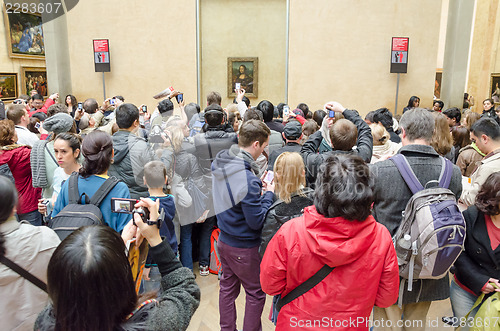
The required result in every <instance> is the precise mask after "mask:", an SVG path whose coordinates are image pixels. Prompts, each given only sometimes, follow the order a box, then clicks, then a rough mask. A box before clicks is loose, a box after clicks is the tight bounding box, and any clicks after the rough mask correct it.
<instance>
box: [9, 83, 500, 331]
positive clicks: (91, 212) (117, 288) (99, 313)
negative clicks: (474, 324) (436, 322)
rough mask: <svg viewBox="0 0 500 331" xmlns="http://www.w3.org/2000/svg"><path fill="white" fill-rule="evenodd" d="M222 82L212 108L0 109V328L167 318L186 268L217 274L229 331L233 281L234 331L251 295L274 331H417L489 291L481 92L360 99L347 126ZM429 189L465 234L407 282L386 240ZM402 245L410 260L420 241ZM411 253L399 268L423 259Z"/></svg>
mask: <svg viewBox="0 0 500 331" xmlns="http://www.w3.org/2000/svg"><path fill="white" fill-rule="evenodd" d="M235 92H236V98H235V99H234V101H233V103H232V104H230V105H227V106H226V107H225V108H223V105H222V104H221V103H222V98H221V95H220V94H219V93H218V92H211V93H209V94H208V96H207V100H206V101H207V103H206V106H205V107H203V105H197V104H195V103H189V104H187V105H185V104H184V101H183V100H182V99H180V98H177V96H178V95H179V94H180V92H178V91H171V93H170V94H168V95H166V96H165V97H164V99H163V100H161V101H160V102H159V103H158V106H157V107H156V108H155V109H152V110H148V109H147V108H145V107H143V105H140V106H139V107H137V106H136V105H133V104H131V103H127V102H125V98H124V97H122V96H115V97H112V98H109V99H106V100H104V102H103V103H102V104H101V106H99V103H98V102H97V100H95V99H87V100H85V101H84V102H78V101H77V99H76V97H75V96H73V95H67V96H66V97H65V99H64V102H63V103H59V102H58V98H59V95H58V94H57V93H56V94H53V95H51V96H50V97H49V98H47V99H46V100H45V101H44V99H43V97H42V96H40V95H38V94H35V95H33V96H32V97H31V98H29V97H27V96H20V97H19V98H18V99H16V100H15V101H14V102H13V103H12V104H10V105H8V106H7V107H6V112H5V119H2V120H0V200H2V201H3V203H2V204H1V206H0V293H2V294H4V296H3V297H4V298H7V299H6V300H2V304H0V305H1V306H2V309H1V313H0V314H1V316H2V321H3V323H4V326H5V327H7V328H8V329H13V330H28V329H33V327H34V328H35V330H115V329H116V330H117V329H120V330H121V329H123V330H139V329H144V330H170V329H173V330H183V329H186V328H187V327H188V325H189V322H190V319H191V317H192V315H193V314H194V312H195V311H196V309H197V307H198V305H199V302H200V289H199V288H198V286H197V284H196V281H195V278H196V275H198V276H208V275H209V274H210V273H214V274H217V275H218V277H219V282H220V293H219V312H220V328H221V330H224V331H226V330H230V331H235V330H237V323H236V322H237V309H236V305H235V301H236V298H237V297H238V295H239V293H240V289H241V286H243V289H244V290H245V294H246V299H245V300H246V305H245V310H244V311H245V316H244V319H243V325H242V327H243V330H245V331H252V330H256V331H257V330H261V329H262V323H261V318H262V316H263V310H264V304H265V301H266V294H268V295H271V296H273V300H272V309H271V311H270V312H269V318H270V319H271V320H272V321H273V322H274V323H275V325H276V328H277V329H278V330H292V329H295V328H297V327H298V328H308V329H309V328H310V329H316V330H318V329H323V328H326V329H346V330H347V329H351V330H368V329H369V327H370V326H371V325H374V326H375V330H384V329H394V330H395V329H396V325H401V326H403V325H405V328H403V329H405V330H423V328H425V321H426V318H427V314H428V312H429V307H430V305H431V303H432V302H433V301H436V300H442V299H446V298H449V297H451V304H452V308H453V313H454V315H455V320H458V321H460V319H461V318H464V317H465V316H466V315H467V313H468V312H469V310H471V308H472V307H473V305H474V302H475V301H476V299H477V298H478V297H479V295H480V294H481V293H492V292H495V291H499V288H500V282H499V280H498V279H499V277H500V274H499V272H498V270H499V269H500V267H499V265H500V260H497V256H496V252H497V247H498V246H499V244H500V239H499V238H500V230H499V228H500V219H499V217H500V195H499V194H500V193H499V192H500V191H499V190H500V125H499V123H500V118H499V117H498V114H497V112H496V111H495V109H494V102H493V100H491V99H486V100H485V101H484V102H483V112H482V113H477V112H473V111H471V110H470V109H465V108H468V107H469V105H468V104H467V107H465V102H464V109H459V108H448V109H447V108H446V107H445V105H444V103H443V102H442V101H440V100H435V101H434V102H433V104H432V105H430V106H431V107H430V108H428V109H426V108H421V104H420V98H419V97H418V96H412V97H411V98H410V100H409V102H408V105H407V106H406V107H405V108H404V113H403V114H402V116H400V117H398V118H396V117H395V116H393V114H392V113H391V111H390V110H389V109H387V108H379V109H376V110H373V111H370V112H368V114H367V115H366V117H365V118H364V119H363V118H362V117H361V115H360V114H359V113H358V111H356V110H354V109H348V108H346V107H344V106H343V105H341V104H340V103H339V102H335V101H331V102H327V103H326V104H325V106H324V107H323V109H319V110H316V111H312V110H310V109H309V107H308V106H307V105H306V104H304V103H301V104H299V105H297V107H296V108H295V109H293V110H292V109H291V108H290V107H289V105H286V104H283V103H280V104H278V105H277V106H274V105H273V104H272V103H271V102H270V101H268V100H262V101H260V102H258V103H257V104H256V106H252V105H251V103H250V100H249V99H248V98H247V97H246V96H245V90H243V89H238V90H236V91H235ZM176 99H177V102H176V101H175V100H176ZM172 100H174V102H176V103H177V105H178V109H177V110H176V109H175V107H174V102H172ZM396 155H397V156H396ZM394 156H396V157H394ZM396 159H398V160H399V161H401V160H404V162H405V164H406V166H407V167H408V168H409V170H408V171H407V172H408V173H411V175H412V176H413V177H412V178H414V179H415V181H416V182H418V183H417V184H415V182H413V184H412V183H409V182H408V179H407V177H408V176H409V175H408V173H403V172H401V168H400V164H399V163H398V162H399V161H396ZM408 168H407V169H408ZM443 178H444V179H443ZM443 183H444V184H443ZM436 185H439V186H440V187H442V189H446V190H448V191H446V192H449V194H450V195H452V196H453V197H454V199H452V200H453V201H451V202H449V203H447V204H446V205H445V206H443V207H442V208H443V209H447V210H448V209H449V212H450V213H453V212H454V209H453V208H456V206H457V205H458V206H460V207H461V208H462V209H463V217H464V219H465V224H466V229H467V230H466V233H463V232H460V231H459V230H456V228H454V229H455V230H454V232H453V236H454V237H455V236H458V238H459V239H461V240H462V244H463V243H465V244H464V245H465V246H464V251H463V252H462V254H460V256H459V257H458V259H456V262H455V263H454V267H452V265H451V264H453V261H454V260H453V261H452V262H451V263H450V265H446V266H443V265H439V263H443V262H442V260H441V258H438V257H436V256H437V255H439V254H440V253H439V252H436V253H429V255H428V256H426V257H425V258H424V260H425V259H431V260H432V261H434V260H435V262H433V263H436V265H437V267H438V268H439V267H441V268H444V273H443V274H444V276H440V277H434V278H432V277H431V278H428V277H427V278H424V277H422V278H420V277H419V276H418V274H415V275H416V276H415V277H414V276H413V274H412V275H411V276H410V277H409V278H408V277H406V276H404V275H403V273H402V272H401V266H402V264H403V261H404V259H405V258H406V257H408V259H409V256H410V255H411V252H410V251H411V249H410V248H408V251H407V252H410V253H408V254H406V253H405V252H403V253H401V250H400V249H399V248H398V247H399V246H398V245H399V244H397V245H394V244H393V240H392V237H393V236H394V235H395V234H396V233H397V231H398V230H401V229H400V225H401V223H402V220H403V217H402V215H403V216H404V215H405V213H406V212H408V208H409V206H410V204H411V203H412V201H413V199H414V197H415V196H416V195H417V194H418V193H416V192H417V191H418V190H421V189H423V190H424V191H426V190H432V187H435V186H436ZM415 187H417V188H418V187H421V188H419V189H418V190H415ZM439 212H441V210H440V211H439ZM459 215H460V214H459ZM460 217H461V216H460ZM442 222H444V223H443V224H444V225H443V226H444V227H446V226H447V223H446V222H447V220H446V219H445V220H444V221H442ZM103 225H104V226H103ZM436 226H437V225H436ZM413 228H415V227H413ZM417 229H418V228H417ZM421 231H422V232H423V230H422V229H421ZM407 236H408V238H407ZM404 238H405V240H408V241H410V240H411V242H409V245H413V246H412V249H413V252H414V253H413V254H414V255H417V253H416V252H417V251H419V250H418V249H417V248H419V247H420V246H419V247H417V245H422V246H424V244H425V243H422V242H421V241H419V239H418V240H417V239H416V238H414V237H413V233H412V236H410V235H409V234H406V235H405V236H404ZM406 238H407V239H406ZM143 239H145V240H146V241H147V243H148V245H141V243H142V241H143ZM61 240H62V241H61ZM130 245H132V246H130ZM143 246H145V247H149V252H146V253H145V255H144V257H138V260H135V261H136V262H137V261H139V265H134V263H131V261H132V260H131V256H132V253H130V252H133V249H132V248H131V247H135V248H136V249H137V247H143ZM395 246H396V248H395ZM408 247H410V246H408ZM129 249H130V250H131V251H130V252H129V253H127V252H128V250H129ZM439 249H441V248H439ZM127 254H128V255H127ZM418 254H420V253H418ZM432 254H434V255H432ZM443 254H444V253H443ZM141 256H142V255H141ZM146 256H147V258H146ZM418 256H419V257H417V258H416V260H417V262H412V263H423V262H422V261H421V259H420V255H418ZM419 259H420V260H419ZM129 260H130V261H129ZM412 261H414V260H412ZM419 261H420V262H419ZM195 262H198V263H197V264H196V263H195ZM425 263H427V262H425ZM141 268H144V270H142V269H141ZM450 268H451V272H453V273H454V274H453V275H452V277H451V278H452V280H451V287H450V277H449V275H448V270H449V269H450ZM138 269H141V272H140V273H137V270H138ZM419 271H420V270H419ZM138 274H140V275H139V276H138ZM360 276H362V277H360ZM140 277H142V281H138V279H139V280H140ZM214 277H215V276H214ZM153 282H155V285H154V286H153V285H152V284H153ZM75 284H78V285H77V286H76V285H75ZM495 286H498V288H495ZM97 294H102V295H97ZM104 294H105V295H104ZM398 303H399V304H398ZM102 307H106V309H102ZM475 311H477V309H476V310H474V311H473V312H472V315H469V316H472V317H473V316H474V313H475ZM266 313H267V312H266ZM372 313H373V320H372V322H370V315H371V314H372ZM318 321H319V322H318ZM325 321H326V322H325ZM352 321H356V323H354V324H353V322H352ZM375 321H379V322H380V321H385V324H383V323H382V324H381V323H378V324H377V323H375ZM406 322H411V324H412V327H408V324H407V323H406ZM318 323H319V324H318ZM325 323H326V324H325Z"/></svg>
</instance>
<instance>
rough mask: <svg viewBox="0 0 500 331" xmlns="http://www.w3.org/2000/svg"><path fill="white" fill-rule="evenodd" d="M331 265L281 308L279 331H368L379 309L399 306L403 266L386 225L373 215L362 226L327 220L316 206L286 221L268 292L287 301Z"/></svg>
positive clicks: (270, 257) (272, 251) (266, 276)
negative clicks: (323, 274) (317, 279)
mask: <svg viewBox="0 0 500 331" xmlns="http://www.w3.org/2000/svg"><path fill="white" fill-rule="evenodd" d="M325 264H327V265H329V266H330V267H335V269H334V270H333V271H332V272H331V273H330V274H329V275H328V276H327V277H326V278H325V279H323V281H322V282H321V283H319V284H318V285H316V286H315V287H314V288H313V289H311V290H310V291H309V292H307V293H305V294H303V295H302V296H300V297H298V298H297V299H295V300H294V301H292V302H290V303H289V304H287V305H285V306H284V307H283V308H282V309H281V311H280V313H279V315H278V322H277V325H276V330H297V329H307V330H333V329H335V330H368V327H369V316H370V313H371V310H372V308H373V306H374V305H376V306H379V307H388V306H391V305H393V304H394V303H395V302H396V300H397V298H398V290H399V270H398V262H397V256H396V251H395V250H394V246H393V244H392V240H391V235H390V234H389V231H388V230H387V229H386V227H385V226H383V225H382V224H380V223H377V222H376V221H375V219H374V218H373V217H372V216H369V217H368V218H367V219H366V220H364V221H362V222H359V221H348V220H346V219H344V218H341V217H336V218H326V217H324V216H323V215H321V214H319V213H318V212H317V211H316V207H314V206H310V207H307V208H305V209H304V216H302V217H299V218H296V219H293V220H290V221H288V222H287V223H285V224H284V225H283V226H282V227H281V228H280V230H279V231H278V232H277V233H276V235H275V236H274V237H273V239H272V240H271V242H270V243H269V245H268V247H267V249H266V253H265V255H264V258H263V260H262V263H261V272H260V282H261V285H262V289H263V290H264V292H266V293H267V294H269V295H278V294H281V295H282V297H284V296H285V295H286V294H288V293H289V292H290V291H291V290H293V289H294V288H296V287H297V286H298V285H300V284H302V283H303V282H305V281H306V280H307V279H308V278H310V277H311V276H312V275H314V274H315V273H316V272H317V271H318V270H319V269H321V267H323V266H324V265H325Z"/></svg>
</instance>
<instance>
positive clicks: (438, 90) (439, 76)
mask: <svg viewBox="0 0 500 331" xmlns="http://www.w3.org/2000/svg"><path fill="white" fill-rule="evenodd" d="M442 78H443V71H442V70H439V69H438V70H437V71H436V79H435V81H434V99H441V79H442Z"/></svg>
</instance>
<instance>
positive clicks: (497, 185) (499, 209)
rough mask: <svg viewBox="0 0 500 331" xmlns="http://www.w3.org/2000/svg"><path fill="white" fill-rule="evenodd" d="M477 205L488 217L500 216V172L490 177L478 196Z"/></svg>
mask: <svg viewBox="0 0 500 331" xmlns="http://www.w3.org/2000/svg"><path fill="white" fill-rule="evenodd" d="M475 205H476V207H477V209H479V210H480V211H482V212H483V213H485V214H486V215H498V214H500V172H494V173H492V174H491V175H489V176H488V178H487V179H486V181H485V182H484V184H483V186H481V189H480V190H479V193H478V194H477V196H476V203H475Z"/></svg>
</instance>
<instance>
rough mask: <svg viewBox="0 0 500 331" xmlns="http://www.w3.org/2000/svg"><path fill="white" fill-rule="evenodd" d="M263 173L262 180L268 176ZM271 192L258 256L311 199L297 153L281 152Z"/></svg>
mask: <svg viewBox="0 0 500 331" xmlns="http://www.w3.org/2000/svg"><path fill="white" fill-rule="evenodd" d="M267 177H268V176H267V173H266V174H265V175H264V177H263V178H264V181H265V180H266V179H268V178H267ZM273 180H274V184H275V187H274V194H275V195H276V196H277V197H278V199H277V200H276V201H275V202H274V203H273V204H272V205H271V207H269V210H268V211H267V215H266V220H265V221H264V227H263V228H262V242H261V244H260V247H259V253H260V256H264V252H265V251H266V248H267V245H268V244H269V242H270V241H271V239H272V238H273V236H274V235H275V234H276V232H278V230H279V229H280V228H281V226H282V225H283V224H285V223H286V222H288V221H289V220H291V219H294V218H297V217H300V216H302V214H303V213H304V208H306V207H308V206H311V205H312V204H313V203H314V200H313V198H312V194H313V191H312V190H311V189H309V188H306V187H305V185H306V171H305V166H304V161H303V159H302V156H301V155H300V154H299V153H295V152H293V153H292V152H284V153H282V154H280V155H279V156H278V158H277V159H276V162H275V163H274V179H273ZM277 299H278V297H275V298H274V299H273V308H271V317H270V319H271V320H272V321H273V322H274V323H275V324H276V320H277V318H278V317H277V312H276V308H275V304H276V301H277Z"/></svg>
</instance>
